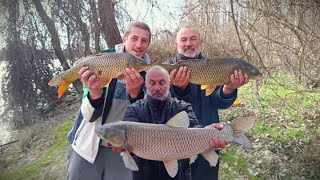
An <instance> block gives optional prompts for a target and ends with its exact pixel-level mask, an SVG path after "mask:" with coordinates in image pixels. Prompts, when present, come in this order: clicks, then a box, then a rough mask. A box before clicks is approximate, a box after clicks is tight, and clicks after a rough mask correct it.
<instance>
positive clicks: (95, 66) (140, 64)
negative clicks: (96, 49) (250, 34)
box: [48, 53, 148, 98]
mask: <svg viewBox="0 0 320 180" xmlns="http://www.w3.org/2000/svg"><path fill="white" fill-rule="evenodd" d="M85 66H86V67H89V69H90V70H91V71H93V72H95V74H96V75H97V76H98V77H100V79H101V81H102V84H103V86H107V85H108V84H109V82H110V81H111V80H112V78H118V79H121V78H123V74H122V72H123V70H124V69H125V68H134V69H135V70H137V71H138V72H141V71H144V70H146V69H147V67H148V64H147V62H146V61H145V60H143V59H141V58H138V57H136V56H134V55H131V54H128V53H105V54H97V55H91V56H87V57H84V58H81V59H79V60H78V61H77V62H76V63H75V65H74V66H73V67H72V68H70V69H69V70H67V71H64V72H62V73H61V74H58V75H56V76H55V77H53V78H52V79H51V80H50V81H49V83H48V84H49V85H50V86H56V85H58V86H59V89H58V97H59V98H60V97H61V96H62V95H63V93H64V91H65V90H66V89H67V88H68V86H69V85H70V84H71V83H72V82H73V81H75V80H77V79H78V78H80V76H79V73H78V72H79V70H80V69H81V68H82V67H85Z"/></svg>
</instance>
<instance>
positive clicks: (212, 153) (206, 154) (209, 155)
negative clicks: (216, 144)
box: [201, 149, 219, 166]
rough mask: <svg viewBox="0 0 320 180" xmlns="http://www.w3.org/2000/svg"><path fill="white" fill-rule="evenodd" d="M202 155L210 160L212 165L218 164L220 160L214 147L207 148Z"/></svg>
mask: <svg viewBox="0 0 320 180" xmlns="http://www.w3.org/2000/svg"><path fill="white" fill-rule="evenodd" d="M201 155H202V156H203V157H204V158H205V159H206V160H207V161H208V162H209V164H210V166H216V165H217V163H218V160H219V155H218V154H217V153H216V151H215V150H214V149H210V150H207V151H205V152H203V153H201Z"/></svg>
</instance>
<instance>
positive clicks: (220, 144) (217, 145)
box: [209, 137, 229, 149]
mask: <svg viewBox="0 0 320 180" xmlns="http://www.w3.org/2000/svg"><path fill="white" fill-rule="evenodd" d="M209 144H210V147H211V148H213V149H223V148H225V147H226V146H227V145H228V144H229V142H228V141H227V140H226V139H224V138H222V137H216V138H213V139H211V140H210V142H209Z"/></svg>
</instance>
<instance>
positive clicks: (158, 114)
mask: <svg viewBox="0 0 320 180" xmlns="http://www.w3.org/2000/svg"><path fill="white" fill-rule="evenodd" d="M181 111H186V112H187V113H188V115H189V119H190V127H196V126H197V125H199V123H198V120H197V119H196V117H195V114H194V113H193V111H192V107H191V104H189V103H186V102H184V101H181V100H178V99H176V98H172V97H171V96H169V97H168V98H167V99H165V100H162V101H161V100H157V99H154V98H152V97H151V96H146V97H145V99H142V100H138V101H136V102H135V103H134V104H132V105H131V106H129V107H128V108H127V111H126V113H125V115H124V121H134V122H142V123H154V124H165V123H166V122H167V121H168V120H169V119H170V118H172V117H173V116H174V115H176V114H177V113H179V112H181ZM134 159H135V161H136V163H137V165H138V167H139V171H133V180H150V179H152V180H167V179H168V180H169V179H170V180H172V179H175V180H190V179H191V170H190V165H189V160H188V159H183V160H179V161H178V164H179V170H178V174H177V175H176V177H174V178H171V177H170V176H169V175H168V173H167V171H166V169H165V167H164V164H163V162H161V161H152V160H146V159H143V158H140V157H137V156H134Z"/></svg>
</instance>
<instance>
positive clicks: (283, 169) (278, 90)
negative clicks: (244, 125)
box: [219, 72, 320, 179]
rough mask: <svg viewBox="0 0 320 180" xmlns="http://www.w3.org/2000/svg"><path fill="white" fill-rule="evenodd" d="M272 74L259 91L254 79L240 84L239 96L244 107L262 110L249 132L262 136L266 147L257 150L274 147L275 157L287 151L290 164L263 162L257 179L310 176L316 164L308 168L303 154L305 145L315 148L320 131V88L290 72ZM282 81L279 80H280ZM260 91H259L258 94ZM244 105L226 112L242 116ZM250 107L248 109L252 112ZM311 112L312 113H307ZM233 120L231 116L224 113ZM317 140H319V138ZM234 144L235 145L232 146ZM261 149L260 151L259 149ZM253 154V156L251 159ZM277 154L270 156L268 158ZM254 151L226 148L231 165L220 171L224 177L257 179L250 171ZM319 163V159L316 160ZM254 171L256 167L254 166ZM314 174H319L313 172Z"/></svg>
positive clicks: (285, 153) (227, 162)
mask: <svg viewBox="0 0 320 180" xmlns="http://www.w3.org/2000/svg"><path fill="white" fill-rule="evenodd" d="M273 77H274V78H275V79H276V80H275V79H272V78H267V79H265V81H264V83H263V84H260V85H259V86H258V92H256V90H255V85H256V84H255V83H256V82H254V81H251V82H250V83H248V84H246V85H244V86H243V87H241V88H240V89H239V91H238V97H239V98H240V100H241V102H242V103H243V104H244V109H247V110H250V111H253V112H259V114H256V115H257V121H256V122H255V125H254V127H253V128H252V130H251V132H250V134H251V135H252V136H254V137H255V138H258V139H260V140H259V142H260V141H262V142H265V143H263V148H262V149H260V150H257V152H255V153H257V154H261V153H262V152H263V151H268V150H269V151H271V155H274V156H275V157H277V156H279V157H280V158H281V157H282V155H286V156H287V157H288V158H289V159H288V161H290V164H286V163H283V164H282V163H274V162H272V161H270V162H268V161H267V162H264V163H265V164H264V165H263V166H260V167H259V169H260V170H259V173H258V175H257V177H258V179H260V178H261V179H270V178H275V177H277V176H275V175H276V174H279V175H280V176H281V179H292V178H293V179H296V178H297V177H305V178H308V177H311V176H312V174H315V173H317V170H316V169H314V168H313V166H309V167H308V168H306V169H303V170H302V169H301V167H306V164H304V163H308V162H305V161H303V159H305V158H306V156H307V155H310V154H308V153H307V154H304V152H305V149H308V148H309V149H313V148H315V147H316V146H315V143H312V142H314V141H316V139H315V138H316V136H317V135H318V136H319V135H320V127H318V125H317V124H318V123H319V121H318V122H317V120H316V119H314V118H315V117H316V116H315V115H314V114H315V113H318V110H317V103H318V102H320V93H319V92H317V91H314V92H310V91H304V88H305V87H304V86H302V85H299V84H298V82H297V81H295V78H294V77H293V76H291V75H290V74H283V73H278V72H277V73H273ZM279 83H280V84H279ZM257 94H258V95H257ZM244 109H241V108H238V109H237V108H234V109H232V108H229V109H227V110H226V112H223V113H225V114H228V113H229V116H232V117H233V116H235V117H239V116H240V117H241V115H242V114H245V112H242V111H243V110H244ZM250 111H249V112H250ZM308 114H310V115H308ZM225 119H228V120H230V118H228V117H225ZM316 142H317V141H316ZM229 148H233V147H229ZM259 151H261V152H260V153H259ZM250 158H251V159H250ZM269 158H270V159H272V158H274V157H272V156H271V157H268V158H266V159H269ZM257 160H258V159H255V155H252V154H251V155H249V154H248V156H247V155H246V154H245V153H244V154H241V153H240V154H239V152H236V151H234V150H229V149H227V150H225V153H223V154H222V161H223V162H224V163H226V164H227V165H228V166H227V167H223V168H221V169H220V172H219V174H220V175H222V177H223V178H224V179H236V178H238V177H245V179H257V177H255V176H253V175H250V172H248V170H247V167H248V166H250V163H249V161H250V162H251V163H253V164H254V163H255V161H257ZM316 163H320V161H319V160H318V161H316ZM254 167H255V168H253V171H257V169H256V166H254ZM312 177H320V176H319V174H318V176H315V175H313V176H312Z"/></svg>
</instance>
